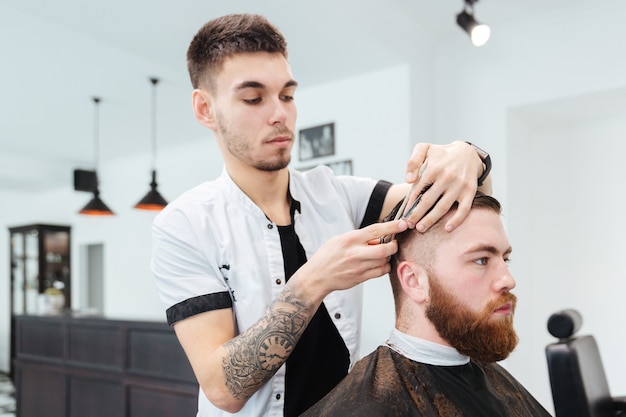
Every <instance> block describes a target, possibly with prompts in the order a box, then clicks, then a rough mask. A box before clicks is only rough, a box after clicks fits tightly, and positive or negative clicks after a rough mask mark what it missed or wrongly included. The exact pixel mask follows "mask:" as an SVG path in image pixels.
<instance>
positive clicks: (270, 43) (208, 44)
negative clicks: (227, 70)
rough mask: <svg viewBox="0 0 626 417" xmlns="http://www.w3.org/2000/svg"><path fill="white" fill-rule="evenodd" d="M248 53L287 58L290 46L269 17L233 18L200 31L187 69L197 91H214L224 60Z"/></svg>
mask: <svg viewBox="0 0 626 417" xmlns="http://www.w3.org/2000/svg"><path fill="white" fill-rule="evenodd" d="M244 52H271V53H275V52H276V53H280V54H282V55H283V56H284V57H285V58H287V42H286V41H285V38H284V37H283V35H282V34H281V33H280V31H279V30H278V29H277V28H276V27H275V26H274V25H273V24H272V23H270V22H269V21H268V20H267V19H266V18H265V17H263V16H260V15H255V14H230V15H226V16H222V17H218V18H216V19H213V20H210V21H209V22H207V23H206V24H205V25H204V26H202V27H201V28H200V30H199V31H198V33H196V35H195V36H194V38H193V40H192V41H191V44H190V45H189V49H188V50H187V69H188V70H189V77H190V78H191V84H192V85H193V87H194V88H198V87H199V86H201V85H202V86H205V87H207V88H209V89H213V88H214V77H215V75H216V73H217V72H218V71H219V70H220V69H221V66H222V63H223V62H224V60H225V59H226V58H228V57H230V56H232V55H234V54H238V53H244Z"/></svg>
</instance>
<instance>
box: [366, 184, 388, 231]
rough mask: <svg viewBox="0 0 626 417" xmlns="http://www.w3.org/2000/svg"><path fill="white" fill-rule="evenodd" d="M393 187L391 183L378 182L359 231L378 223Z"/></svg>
mask: <svg viewBox="0 0 626 417" xmlns="http://www.w3.org/2000/svg"><path fill="white" fill-rule="evenodd" d="M391 186H392V184H391V183H390V182H389V181H383V180H380V181H378V183H377V184H376V186H375V187H374V190H373V191H372V195H371V196H370V200H369V201H368V203H367V210H365V215H364V216H363V221H362V222H361V225H360V226H359V229H362V228H364V227H367V226H369V225H370V224H374V223H378V219H379V218H380V215H381V211H382V209H383V203H384V202H385V197H386V196H387V192H388V191H389V188H391ZM386 214H387V213H385V215H386Z"/></svg>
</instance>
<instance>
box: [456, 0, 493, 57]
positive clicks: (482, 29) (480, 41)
mask: <svg viewBox="0 0 626 417" xmlns="http://www.w3.org/2000/svg"><path fill="white" fill-rule="evenodd" d="M477 1H478V0H465V1H464V8H463V10H462V11H461V13H459V14H457V15H456V23H457V24H458V25H459V26H460V27H461V28H462V29H463V30H464V31H466V32H467V33H468V34H469V36H470V40H471V41H472V44H473V45H474V46H483V45H484V44H486V43H487V41H488V40H489V36H490V35H491V29H490V28H489V26H487V25H485V24H482V23H479V22H478V21H477V20H476V19H475V18H474V3H476V2H477Z"/></svg>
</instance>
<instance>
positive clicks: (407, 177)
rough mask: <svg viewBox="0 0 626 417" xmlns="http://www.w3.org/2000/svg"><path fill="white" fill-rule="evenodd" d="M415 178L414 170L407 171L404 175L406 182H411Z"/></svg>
mask: <svg viewBox="0 0 626 417" xmlns="http://www.w3.org/2000/svg"><path fill="white" fill-rule="evenodd" d="M414 178H415V175H413V173H412V172H407V173H406V175H405V176H404V180H405V181H406V182H411V181H413V179H414Z"/></svg>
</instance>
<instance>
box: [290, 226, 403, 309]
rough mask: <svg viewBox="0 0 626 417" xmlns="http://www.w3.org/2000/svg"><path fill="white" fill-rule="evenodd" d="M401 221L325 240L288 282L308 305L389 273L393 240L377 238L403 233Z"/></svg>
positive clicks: (393, 246) (394, 249)
mask: <svg viewBox="0 0 626 417" xmlns="http://www.w3.org/2000/svg"><path fill="white" fill-rule="evenodd" d="M407 227H408V224H407V223H406V221H404V220H397V221H390V222H385V223H375V224H372V225H370V226H368V227H364V228H363V229H359V230H353V231H350V232H347V233H344V234H342V235H339V236H335V237H333V238H331V239H329V240H328V241H327V242H326V243H325V244H324V245H322V246H321V247H320V248H319V249H318V250H317V252H315V254H314V255H313V256H312V257H311V258H310V259H309V260H308V261H307V262H306V263H305V264H304V265H303V266H302V267H301V268H300V269H298V271H296V273H295V274H294V275H293V276H292V277H291V279H290V280H289V283H288V285H291V286H295V285H297V287H296V288H297V291H298V293H299V294H300V295H301V296H303V297H306V299H307V300H309V301H312V302H314V301H320V302H321V300H322V299H323V298H324V297H325V296H326V295H328V294H329V293H330V292H332V291H336V290H345V289H348V288H352V287H354V286H355V285H357V284H360V283H362V282H364V281H366V280H368V279H370V278H376V277H380V276H382V275H384V274H386V273H388V272H389V270H390V266H389V257H390V256H391V255H393V254H394V253H396V252H397V250H398V244H397V242H396V241H395V240H392V241H391V242H389V243H382V244H381V243H380V238H381V237H383V236H386V235H390V234H396V233H400V232H402V231H404V230H406V229H407Z"/></svg>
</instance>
